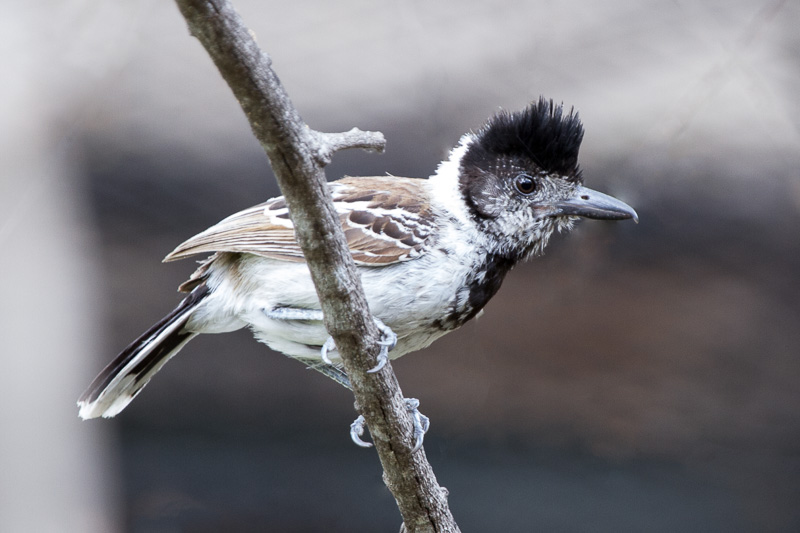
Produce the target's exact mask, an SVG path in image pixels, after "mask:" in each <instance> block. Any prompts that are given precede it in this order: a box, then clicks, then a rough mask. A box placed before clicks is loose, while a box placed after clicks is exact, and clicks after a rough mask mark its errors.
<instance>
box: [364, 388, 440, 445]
mask: <svg viewBox="0 0 800 533" xmlns="http://www.w3.org/2000/svg"><path fill="white" fill-rule="evenodd" d="M405 402H406V409H407V410H408V412H409V414H410V415H411V422H412V424H413V425H414V447H413V448H411V453H414V452H416V451H417V450H419V449H420V448H422V441H423V440H424V439H425V434H426V433H427V432H428V429H429V428H430V427H431V419H430V418H428V417H427V416H425V415H423V414H422V413H420V412H419V400H417V399H416V398H405ZM365 426H366V420H364V415H359V416H358V418H356V419H355V421H353V423H352V424H350V438H351V439H353V442H355V443H356V444H357V445H358V446H361V447H362V448H370V447H372V443H370V442H366V441H364V440H362V439H361V436H362V435H364V427H365Z"/></svg>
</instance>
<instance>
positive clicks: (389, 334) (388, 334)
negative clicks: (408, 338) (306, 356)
mask: <svg viewBox="0 0 800 533" xmlns="http://www.w3.org/2000/svg"><path fill="white" fill-rule="evenodd" d="M372 320H374V321H375V325H376V326H378V330H379V331H380V332H381V339H380V340H379V341H378V344H379V345H380V347H381V351H380V353H378V358H377V359H378V364H377V365H375V367H374V368H371V369H369V370H367V372H368V373H369V374H374V373H375V372H379V371H380V370H381V369H382V368H383V367H385V366H386V363H388V362H389V350H391V349H392V348H394V347H395V346H396V345H397V335H396V334H395V332H394V331H392V328H390V327H389V326H387V325H386V324H384V323H383V321H382V320H381V319H380V318H377V317H373V318H372ZM335 349H336V343H335V342H334V341H333V337H328V340H326V341H325V343H324V344H323V345H322V348H320V351H319V356H320V357H321V358H322V360H323V361H324V362H325V364H327V365H332V364H333V363H332V362H331V359H330V357H328V352H330V351H332V350H335Z"/></svg>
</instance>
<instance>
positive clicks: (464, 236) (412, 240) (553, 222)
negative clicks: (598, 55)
mask: <svg viewBox="0 0 800 533" xmlns="http://www.w3.org/2000/svg"><path fill="white" fill-rule="evenodd" d="M582 139H583V126H582V124H581V121H580V119H579V117H578V114H577V113H574V112H573V111H570V112H568V113H565V112H564V110H563V108H562V106H559V105H555V104H554V103H553V102H552V100H551V101H546V100H545V99H543V98H540V99H539V100H538V102H534V103H532V104H531V105H530V106H528V107H527V108H526V109H524V110H522V111H520V112H516V113H507V112H501V113H499V114H497V115H495V116H494V117H492V118H490V119H489V120H488V121H487V123H486V124H485V125H484V126H483V127H482V128H481V129H480V130H479V131H478V132H477V133H472V132H470V133H467V134H465V135H464V136H463V137H462V138H461V140H460V142H459V143H458V145H457V146H456V147H455V148H454V149H453V150H452V151H451V152H450V156H449V158H448V159H447V160H445V161H443V162H442V163H440V165H439V167H438V168H437V170H436V173H435V174H434V175H433V176H431V177H430V178H429V179H416V178H400V177H394V176H385V177H360V178H353V177H346V178H344V179H340V180H338V181H335V182H332V183H331V184H330V188H331V191H332V193H333V199H334V204H335V207H336V210H337V212H338V213H339V219H340V221H341V223H342V227H343V229H344V232H345V236H346V238H347V243H348V245H349V247H350V251H351V252H352V254H353V259H354V260H355V262H356V264H357V265H358V267H359V268H358V270H359V272H360V274H361V281H362V284H363V286H364V292H365V294H366V297H367V301H368V302H369V308H370V311H371V312H372V314H373V315H374V317H375V318H376V319H377V321H376V322H377V323H378V324H379V326H380V327H381V329H382V331H383V334H384V344H385V349H384V350H383V354H384V357H385V355H386V354H387V352H388V356H389V357H390V358H392V359H395V358H397V357H400V356H401V355H405V354H407V353H409V352H413V351H415V350H420V349H422V348H425V347H426V346H428V345H430V344H431V343H432V342H433V341H435V340H436V339H438V338H439V337H441V336H442V335H444V334H446V333H449V332H451V331H453V330H455V329H457V328H459V327H461V326H462V325H464V324H465V323H466V322H467V321H469V320H470V319H472V318H473V317H475V316H477V315H478V314H479V313H480V312H481V311H482V309H483V307H484V306H485V305H486V303H487V302H488V301H489V299H491V298H492V296H494V295H495V293H496V292H497V291H498V289H499V288H500V285H501V283H502V281H503V278H504V277H505V275H506V274H507V273H508V272H509V270H511V269H512V268H513V267H514V265H516V264H517V263H518V262H519V261H522V260H525V259H527V258H529V257H531V256H534V255H536V254H540V253H541V252H542V251H543V250H544V248H545V246H546V245H547V242H548V240H549V239H550V236H551V235H552V234H553V232H554V231H556V230H558V231H560V232H561V231H567V230H569V229H571V228H572V226H573V224H574V223H575V221H576V220H578V218H579V217H585V218H595V219H605V220H621V219H628V218H632V219H634V220H638V217H637V215H636V212H635V211H634V210H633V209H632V208H631V207H630V206H628V205H627V204H625V203H623V202H621V201H619V200H617V199H615V198H612V197H610V196H607V195H605V194H602V193H599V192H597V191H594V190H591V189H588V188H586V187H584V186H583V177H582V174H581V170H580V169H579V167H578V151H579V148H580V145H581V140H582ZM209 253H210V254H213V255H211V257H209V258H208V259H207V260H206V261H205V262H204V263H202V265H201V266H200V267H199V268H198V269H197V271H196V272H195V273H194V274H192V276H191V277H190V279H189V280H188V281H187V282H185V283H184V284H183V285H181V286H180V290H181V291H183V292H188V293H189V295H188V296H187V297H186V298H185V299H184V300H183V301H182V302H181V303H180V304H178V307H177V308H175V310H174V311H172V312H171V313H170V314H168V315H167V316H166V317H164V318H163V319H161V321H159V322H158V323H156V324H155V325H154V326H153V327H151V328H150V329H149V330H147V331H146V332H145V333H143V334H142V335H141V336H140V337H139V338H138V339H136V340H135V341H133V342H132V343H131V344H130V345H129V346H128V347H127V348H125V349H124V350H123V351H122V353H120V354H119V355H118V356H117V358H116V359H114V360H113V361H112V362H111V363H110V364H109V365H108V366H107V367H106V368H105V369H104V370H103V371H102V372H101V373H100V375H98V376H97V377H96V378H95V380H94V381H93V382H92V384H91V385H90V386H89V388H88V389H87V390H86V392H84V393H83V395H82V396H81V398H80V400H79V401H78V405H79V406H80V416H81V417H82V418H84V419H87V418H95V417H99V416H103V417H112V416H114V415H116V414H117V413H119V412H120V411H122V409H124V408H125V406H127V405H128V403H129V402H130V401H131V400H133V398H134V397H135V396H136V395H137V394H138V393H139V392H140V391H141V390H142V388H143V387H144V386H145V385H146V384H147V383H148V381H149V380H150V378H151V377H152V376H153V375H154V374H155V373H156V372H158V370H159V369H161V367H162V366H163V365H164V363H166V362H167V361H168V360H169V359H170V358H172V356H174V355H175V354H176V353H178V351H179V350H180V349H181V348H183V346H184V345H185V344H186V343H187V342H189V341H190V340H191V339H192V338H193V337H194V336H195V335H197V334H200V333H223V332H227V331H234V330H237V329H239V328H243V327H248V328H250V329H251V330H252V332H253V334H254V335H255V337H256V338H257V339H258V340H259V341H262V342H264V343H266V344H267V345H269V347H270V348H272V349H274V350H276V351H279V352H283V353H284V354H286V355H287V356H289V357H293V358H295V359H298V360H299V361H301V362H303V363H304V364H306V365H309V366H311V367H313V368H315V369H317V370H320V371H322V372H323V373H325V374H327V375H328V376H330V377H332V378H334V379H336V380H337V381H339V382H340V383H342V384H344V385H345V386H347V385H348V380H347V376H346V374H345V373H344V370H343V367H342V364H341V359H340V358H339V356H338V354H337V352H336V350H335V346H333V345H332V343H331V342H329V341H328V338H329V335H328V333H327V331H326V330H325V327H324V325H323V323H322V312H321V310H320V304H319V301H318V299H317V294H316V292H315V290H314V286H313V284H312V281H311V277H310V275H309V271H308V267H307V266H306V263H305V262H304V259H303V253H302V251H301V250H300V247H299V246H298V244H297V242H296V241H295V235H294V230H293V225H292V221H291V218H290V216H289V211H288V209H287V206H286V202H285V201H284V199H283V198H282V197H279V198H274V199H272V200H269V201H267V202H266V203H263V204H260V205H257V206H255V207H251V208H249V209H245V210H244V211H241V212H239V213H236V214H235V215H232V216H230V217H228V218H226V219H225V220H223V221H221V222H220V223H218V224H217V225H215V226H212V227H211V228H209V229H207V230H206V231H204V232H202V233H200V234H198V235H196V236H194V237H192V238H191V239H189V240H188V241H186V242H184V243H183V244H181V245H180V246H178V247H177V248H176V249H175V250H174V251H173V252H172V253H170V254H169V255H168V256H167V257H166V259H165V261H172V260H175V259H182V258H184V257H190V256H194V255H197V254H209ZM390 347H391V348H392V349H391V351H389V350H388V349H389V348H390ZM379 366H382V363H380V362H379ZM412 403H413V402H412ZM412 407H415V405H412ZM415 413H417V414H416V415H415V423H416V424H417V425H418V426H419V425H422V423H423V422H426V420H427V419H425V418H424V417H422V415H419V414H418V412H416V411H415ZM425 425H427V424H425ZM354 440H357V439H355V437H354ZM419 443H421V437H420V440H419V441H418V443H417V444H419Z"/></svg>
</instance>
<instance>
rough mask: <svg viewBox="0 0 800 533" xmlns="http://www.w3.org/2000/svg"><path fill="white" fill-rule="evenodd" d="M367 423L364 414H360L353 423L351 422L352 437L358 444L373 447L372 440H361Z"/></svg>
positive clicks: (363, 446)
mask: <svg viewBox="0 0 800 533" xmlns="http://www.w3.org/2000/svg"><path fill="white" fill-rule="evenodd" d="M366 425H367V421H366V420H364V415H358V418H356V419H355V420H353V423H352V424H350V438H351V439H353V442H355V443H356V445H357V446H361V447H362V448H372V443H371V442H367V441H364V440H361V435H363V434H364V427H365V426H366Z"/></svg>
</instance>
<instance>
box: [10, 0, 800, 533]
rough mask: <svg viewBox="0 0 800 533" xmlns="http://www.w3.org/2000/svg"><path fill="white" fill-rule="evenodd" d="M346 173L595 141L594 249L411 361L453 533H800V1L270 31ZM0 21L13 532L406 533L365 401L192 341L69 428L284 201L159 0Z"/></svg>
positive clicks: (228, 102)
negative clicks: (620, 206)
mask: <svg viewBox="0 0 800 533" xmlns="http://www.w3.org/2000/svg"><path fill="white" fill-rule="evenodd" d="M237 7H238V8H239V10H240V12H241V14H242V15H243V16H244V18H245V21H246V22H247V23H248V25H249V26H250V27H251V28H252V29H253V31H255V33H256V34H257V36H258V40H259V42H260V44H261V46H262V47H264V49H265V50H266V51H268V52H269V53H270V54H271V56H272V58H273V61H274V67H275V68H276V70H277V72H278V74H279V75H280V76H281V79H282V80H283V82H284V84H285V86H286V88H287V90H288V91H289V93H290V95H291V96H292V98H293V100H294V102H295V104H296V106H297V107H298V109H299V110H300V112H301V114H302V115H303V117H304V118H305V120H306V121H307V122H308V124H309V125H310V126H312V127H314V128H317V129H320V130H323V131H341V130H346V129H349V128H351V127H353V126H358V127H360V128H363V129H373V130H380V131H383V132H384V133H385V134H386V137H387V139H388V147H387V150H386V153H385V154H383V155H375V154H367V153H358V152H345V153H340V154H339V155H337V157H336V159H335V161H334V163H333V164H332V165H331V166H330V167H329V168H328V176H329V178H331V179H334V178H337V177H340V176H341V175H343V174H350V175H360V174H366V175H369V174H384V173H386V172H388V173H391V174H394V175H409V176H427V175H429V174H431V173H432V172H433V170H434V169H435V167H436V165H437V163H438V161H439V160H440V159H442V158H443V157H445V155H446V153H447V151H448V150H449V149H450V148H451V147H452V146H453V144H454V143H455V142H456V141H457V140H458V138H459V137H460V135H461V134H462V133H464V132H465V131H467V130H469V129H471V128H477V127H479V126H480V125H481V123H482V122H483V121H484V120H485V119H486V118H487V117H488V116H489V115H490V114H492V113H494V112H495V111H496V110H498V109H499V108H505V109H509V110H514V109H518V108H521V107H523V106H524V105H526V103H527V102H529V101H530V100H533V99H535V98H537V97H538V96H539V95H540V94H543V95H545V96H546V97H549V98H554V99H556V100H558V101H563V102H564V103H565V104H566V105H568V106H573V105H574V106H575V107H576V108H577V109H578V110H579V111H580V114H581V117H582V118H583V120H584V123H585V126H586V130H587V133H586V138H585V141H584V145H583V149H582V155H581V162H582V167H583V169H584V175H585V178H586V183H587V185H588V186H590V187H593V188H596V189H599V190H601V191H604V192H607V193H609V194H613V195H615V196H618V197H619V198H621V199H623V200H625V201H627V202H628V203H630V204H631V205H633V206H634V207H635V208H636V209H637V210H638V212H639V215H640V217H641V223H640V224H639V225H634V224H632V223H600V222H594V221H589V222H583V223H581V224H580V225H579V227H578V228H577V229H576V230H575V231H574V232H573V233H572V234H571V235H569V236H568V237H559V238H558V239H556V242H555V243H554V244H552V245H551V246H550V248H549V249H548V251H547V254H546V255H545V256H544V257H541V258H537V259H535V260H533V261H532V262H530V263H528V264H526V265H523V266H521V267H519V268H517V269H516V270H515V271H514V272H512V274H511V275H510V276H509V278H508V279H507V280H506V282H505V285H504V287H503V289H502V290H501V291H500V293H499V294H498V296H496V297H495V299H494V300H492V302H491V303H490V304H489V305H488V307H487V309H486V314H485V315H484V316H483V317H482V318H480V319H478V320H476V321H474V322H472V323H470V324H468V325H467V326H465V327H464V328H463V329H462V330H460V331H458V332H456V333H453V334H451V335H449V336H447V337H445V338H444V339H442V340H440V341H438V342H437V343H435V344H434V345H433V346H432V347H430V348H428V349H427V350H425V351H423V352H418V353H415V354H411V355H408V356H407V357H404V358H403V359H400V360H399V361H397V362H396V363H395V364H394V368H395V370H396V372H397V374H398V376H399V378H400V381H401V384H402V386H403V390H404V392H405V394H406V395H407V396H413V397H417V398H419V399H420V400H421V402H422V411H423V412H424V413H425V414H427V415H428V416H430V417H431V419H432V427H431V431H430V433H429V434H428V436H427V438H426V440H425V450H426V452H427V455H428V458H429V459H430V461H431V463H432V464H433V466H434V469H435V470H436V473H437V475H438V478H439V482H440V483H441V484H442V485H443V486H445V487H447V488H448V489H449V490H450V503H451V507H452V510H453V513H454V515H455V517H456V519H457V521H458V522H459V524H460V526H461V527H462V529H463V530H464V531H531V530H539V531H609V532H611V531H665V532H666V531H704V532H713V531H725V532H729V531H741V532H749V531H798V530H800V505H798V503H799V502H800V444H799V443H798V440H800V386H799V385H798V383H800V360H799V359H798V354H800V300H799V299H798V297H800V282H798V276H800V237H799V236H798V230H799V229H800V170H798V169H799V168H800V131H799V130H798V124H799V123H800V100H799V99H798V96H797V95H798V94H800V68H799V67H798V62H797V58H798V57H799V56H800V33H798V31H797V28H798V27H799V26H798V25H800V4H798V3H797V2H790V1H762V2H753V1H744V0H740V1H728V0H726V1H722V0H719V1H712V0H706V1H700V2H657V1H644V2H642V1H636V2H633V1H624V0H609V1H606V2H602V3H600V2H590V1H568V2H549V1H535V2H521V1H507V2H484V3H475V2H455V1H446V2H435V3H432V2H388V3H380V4H372V3H364V2H336V3H330V2H321V1H319V2H311V1H309V2H295V3H287V2H271V1H270V2H265V1H262V2H256V1H252V0H247V1H246V0H238V1H237ZM4 11H6V13H5V14H4V17H3V19H2V22H0V30H2V31H0V50H2V52H1V53H0V61H2V72H3V73H4V74H3V83H2V84H0V95H2V96H3V102H4V104H3V106H2V107H0V113H2V115H0V117H2V124H3V125H2V127H0V136H1V137H0V140H2V144H0V147H2V160H1V161H0V208H1V209H0V245H1V246H2V250H3V256H2V259H3V260H2V262H0V273H2V278H1V279H2V280H3V283H2V292H3V295H4V296H3V298H2V299H0V318H2V320H0V324H2V335H0V350H1V351H0V362H2V365H3V372H0V398H2V399H3V405H4V407H3V408H2V409H0V413H2V414H0V423H2V427H3V431H2V434H1V435H0V469H1V470H2V472H3V475H2V476H1V477H0V479H2V480H1V481H0V530H2V531H9V532H13V531H76V532H77V531H81V532H86V531H131V532H172V531H197V532H206V531H207V532H212V531H290V532H300V531H396V530H397V529H398V528H399V525H400V517H399V514H398V513H397V510H396V507H395V504H394V501H393V499H392V498H391V496H390V494H389V493H388V491H387V490H386V488H385V487H384V486H383V483H382V481H381V471H380V467H379V463H378V460H377V457H376V456H375V453H374V451H371V450H366V451H365V450H362V449H359V448H357V447H355V446H353V445H352V444H351V443H350V441H349V437H348V435H347V431H348V424H349V423H350V422H351V421H352V419H353V418H354V417H355V412H354V410H353V407H352V405H353V401H352V397H351V395H350V393H349V392H348V391H346V390H344V389H343V388H341V387H339V386H338V385H336V384H335V383H334V382H332V381H330V380H327V379H326V378H324V377H323V376H322V375H319V374H317V373H314V372H309V371H307V370H305V369H304V367H303V366H302V365H300V364H298V363H296V362H294V361H291V360H289V359H287V358H285V357H283V356H281V355H279V354H275V353H272V352H270V351H269V350H268V349H267V348H266V347H265V346H263V345H260V344H258V343H256V342H255V341H254V340H253V339H252V338H251V336H250V335H249V333H247V332H237V333H233V334H226V335H218V336H204V337H200V338H198V339H196V340H195V341H193V342H192V343H191V344H190V345H189V346H188V347H187V348H186V349H185V350H184V351H183V352H181V354H180V355H179V356H178V357H177V358H176V360H174V361H173V362H171V363H170V364H169V365H167V366H166V367H165V368H164V369H163V370H162V371H161V373H160V374H159V375H158V377H157V378H156V379H154V381H153V383H152V384H151V385H150V386H148V387H147V389H146V390H145V392H144V393H143V394H142V395H141V396H139V397H138V398H137V400H136V401H135V402H133V403H132V404H131V406H130V407H129V408H128V409H127V410H125V411H124V412H123V413H122V414H121V415H120V416H119V417H117V418H116V419H114V420H103V421H97V420H94V421H90V422H80V421H79V420H78V418H77V409H76V408H75V405H74V402H75V400H76V399H77V397H78V395H79V394H80V393H81V391H82V390H83V388H84V387H85V386H86V385H87V384H88V383H89V382H90V381H91V379H92V378H93V377H94V375H95V373H96V372H97V371H99V370H100V368H102V366H103V365H105V364H106V362H108V361H109V360H110V359H111V358H112V357H113V356H114V355H115V354H116V353H117V352H118V351H119V350H120V349H121V348H123V347H124V346H125V345H126V344H127V343H128V342H129V341H130V340H132V339H133V338H135V337H136V336H137V335H138V334H139V333H141V331H143V330H144V329H146V328H147V327H148V326H150V324H151V323H153V322H154V321H156V320H157V319H159V318H160V317H161V316H162V315H163V314H165V313H166V312H168V311H169V310H170V309H172V307H173V306H174V305H175V304H176V303H177V302H178V300H179V298H180V297H179V295H178V294H176V292H175V289H176V287H177V285H178V284H179V283H180V282H182V281H183V280H184V279H186V278H187V276H188V275H189V274H190V273H191V272H192V270H193V269H194V266H195V265H194V264H193V263H192V262H191V261H183V262H178V263H170V264H160V260H161V258H162V257H163V256H164V255H166V254H167V253H168V252H169V251H171V250H172V249H173V247H174V246H176V245H177V244H179V243H180V242H182V241H183V240H184V239H186V238H188V237H190V236H192V235H194V234H195V233H197V232H199V231H201V230H203V229H205V228H206V227H208V226H210V225H211V224H213V223H215V222H217V221H218V220H220V219H221V218H223V217H225V216H227V215H229V214H231V213H233V212H235V211H237V210H239V209H242V208H245V207H248V206H250V205H252V204H254V203H257V202H259V201H262V200H264V199H266V198H268V197H270V196H274V195H276V194H278V191H277V189H276V186H275V184H274V180H273V178H272V175H271V172H270V170H269V166H268V163H267V160H266V157H265V155H264V153H263V151H262V150H261V149H260V147H259V146H258V144H257V143H256V141H255V140H254V139H253V138H252V136H251V134H250V132H249V127H248V125H247V122H246V120H245V118H244V116H243V114H242V112H241V110H240V109H239V108H238V104H237V103H236V101H235V100H234V99H233V97H232V96H231V94H230V92H229V90H228V88H227V87H226V86H225V84H224V82H223V81H222V80H221V78H220V76H219V75H218V73H217V72H216V70H215V68H214V67H213V65H212V63H211V61H210V60H209V58H208V57H207V56H206V54H205V52H204V51H203V49H202V47H201V46H200V44H199V43H198V42H197V41H196V40H194V39H192V38H190V37H189V35H188V33H187V30H186V27H185V23H184V22H183V20H182V18H181V17H180V15H179V13H178V11H177V8H176V7H175V5H174V4H173V3H171V2H161V1H155V0H146V1H145V0H142V1H135V2H118V3H99V4H98V3H92V2H82V1H78V0H71V1H66V2H64V1H60V2H55V1H52V0H50V1H44V2H37V3H19V4H15V5H9V6H6V9H5V10H4Z"/></svg>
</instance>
